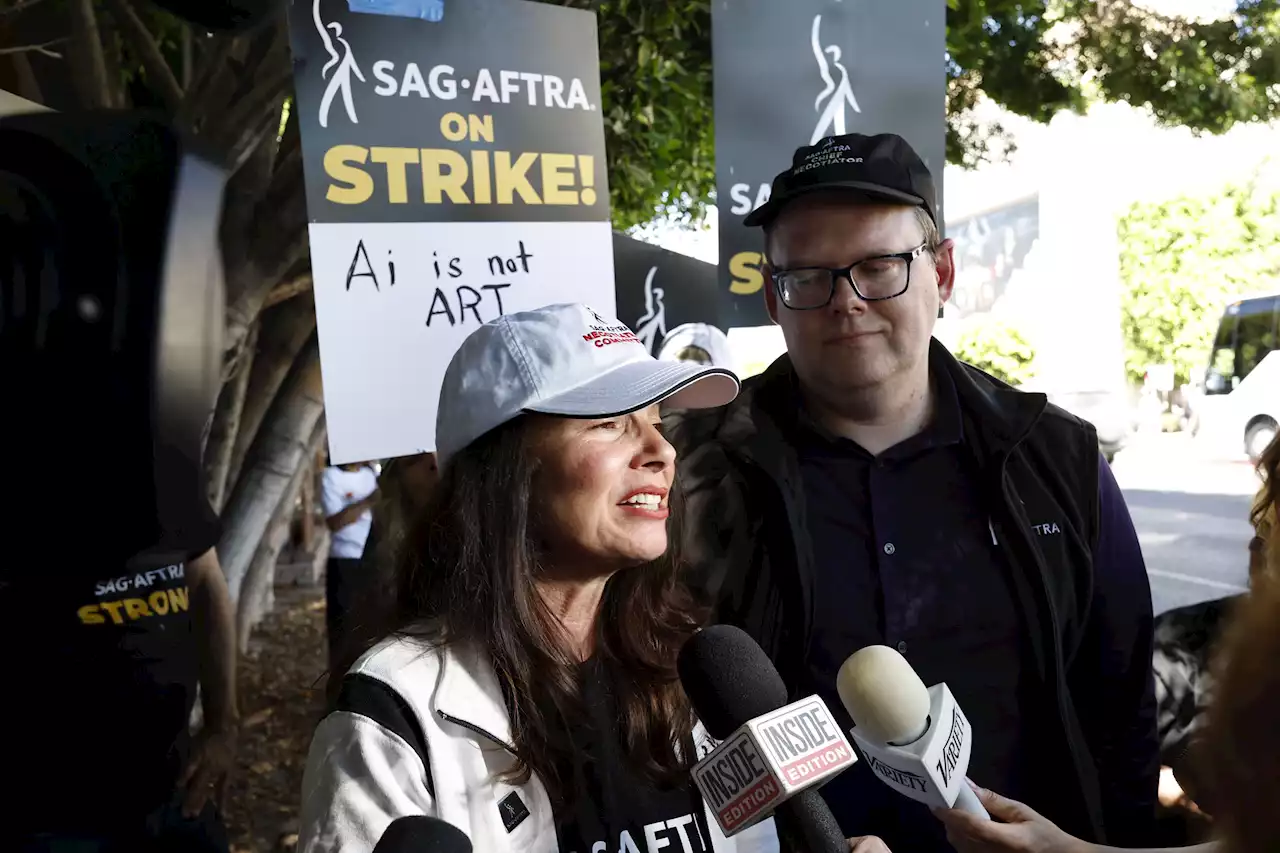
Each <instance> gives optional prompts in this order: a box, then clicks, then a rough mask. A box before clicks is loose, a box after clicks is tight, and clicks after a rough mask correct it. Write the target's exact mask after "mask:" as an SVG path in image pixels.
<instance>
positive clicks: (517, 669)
mask: <svg viewBox="0 0 1280 853" xmlns="http://www.w3.org/2000/svg"><path fill="white" fill-rule="evenodd" d="M530 423H531V421H530V420H529V418H528V417H522V418H518V419H516V420H515V421H512V422H510V423H508V424H506V425H504V426H502V427H499V428H498V429H496V430H494V431H492V432H491V433H489V434H487V435H485V436H483V437H482V438H480V439H478V440H477V441H475V442H473V443H472V444H471V445H470V446H469V447H467V448H466V449H464V450H462V451H460V452H459V453H457V454H456V455H455V456H454V457H453V458H452V459H451V460H449V462H448V465H447V466H446V469H445V471H444V473H443V476H442V479H441V480H440V482H439V484H438V485H437V487H436V489H435V491H434V492H433V494H432V496H431V500H430V501H429V503H428V506H427V508H426V510H425V511H424V512H423V513H422V515H421V516H420V517H419V518H418V519H417V520H416V522H415V523H414V524H413V525H412V526H411V527H410V529H409V531H408V535H407V537H406V540H405V547H404V550H403V552H402V554H401V557H400V560H399V562H398V565H397V569H396V577H395V606H394V614H393V616H392V628H391V630H390V631H389V632H388V633H391V634H398V635H401V636H409V637H413V638H417V639H420V640H425V641H427V642H430V643H433V644H448V643H464V642H465V643H469V644H474V645H476V646H478V647H480V648H482V649H484V650H485V651H486V652H487V653H488V655H489V656H490V657H491V659H492V661H493V666H494V669H495V671H496V672H497V675H498V680H499V682H500V683H501V685H502V688H503V691H504V694H505V697H506V702H507V708H508V712H509V714H510V718H511V730H512V736H513V740H514V743H513V746H514V747H515V754H516V758H517V766H516V768H515V770H514V771H513V772H512V773H511V774H508V776H509V778H508V781H512V782H516V783H520V782H524V781H526V780H527V779H528V778H529V776H530V774H531V773H536V774H537V775H538V778H539V779H540V780H541V781H542V782H543V784H544V785H545V786H546V788H547V791H548V793H549V794H550V795H551V797H552V802H553V803H556V804H557V807H565V806H567V804H568V803H570V802H571V801H572V800H573V798H574V797H575V795H577V794H579V793H581V792H578V791H575V790H574V784H573V781H572V780H573V772H572V761H573V758H574V756H573V755H572V752H571V749H570V747H569V746H568V743H567V741H566V739H565V735H564V730H565V726H566V722H567V721H569V720H572V719H574V718H575V717H577V716H578V715H579V714H581V712H582V708H581V701H580V699H579V696H580V689H581V685H580V684H579V683H578V682H579V676H578V673H579V669H580V667H579V662H578V661H576V660H574V659H573V658H572V656H571V655H569V654H568V653H567V652H566V651H564V650H563V648H562V644H561V643H560V642H559V641H558V640H557V637H558V631H559V629H558V626H557V624H556V621H555V618H554V616H553V615H552V614H551V612H550V611H549V609H548V608H547V606H546V604H545V603H544V601H543V599H542V597H541V595H540V594H539V593H538V590H537V589H536V586H535V580H536V578H537V576H538V574H539V567H540V563H541V560H542V555H541V553H540V549H539V544H538V543H539V535H538V530H537V516H536V513H535V512H534V510H533V507H534V506H535V504H534V503H533V499H534V489H533V485H534V476H535V473H536V471H537V468H538V460H537V458H536V456H535V454H534V453H532V451H531V449H530V441H529V435H530V429H529V425H530ZM670 506H671V515H670V519H669V521H668V551H667V553H666V554H665V555H664V556H663V557H662V558H660V559H658V560H656V561H654V562H652V563H648V564H646V565H643V566H638V567H635V568H631V569H624V570H622V571H620V572H618V573H617V574H615V575H614V576H613V577H612V578H610V580H609V582H608V584H607V585H606V586H605V591H604V596H603V600H602V602H601V612H600V616H599V620H598V626H597V629H596V630H597V633H596V637H595V656H596V658H597V660H598V662H599V663H601V664H602V665H603V666H604V667H605V669H606V671H607V672H609V673H610V676H611V677H610V687H611V689H612V692H613V694H614V696H615V697H616V699H617V706H618V711H619V722H620V728H621V734H622V745H623V747H624V749H625V752H626V755H627V757H628V760H629V761H630V763H631V764H632V766H633V767H634V768H635V769H636V770H638V771H640V772H641V773H642V774H644V775H645V776H647V777H648V778H650V779H652V780H653V781H655V782H658V783H660V784H663V783H674V782H676V781H678V780H680V779H681V778H682V775H683V774H684V773H685V772H687V768H688V766H689V764H691V763H692V760H693V758H694V756H691V755H690V754H689V751H688V750H686V749H684V748H683V744H685V743H686V742H687V740H688V737H689V734H690V732H691V728H692V722H693V715H692V712H691V710H690V707H689V703H688V700H687V699H686V698H685V696H684V691H683V690H682V689H681V687H680V681H679V678H678V676H677V674H676V667H675V661H676V655H677V653H678V652H679V649H680V646H681V644H682V643H683V642H684V641H685V639H687V638H688V637H689V636H690V635H691V634H692V633H693V632H694V630H695V629H696V628H697V627H698V626H699V625H700V624H701V621H702V619H703V618H704V616H705V615H706V613H705V609H704V608H703V607H702V606H701V605H700V604H698V603H697V602H695V600H694V598H693V597H692V596H691V594H690V593H689V591H688V589H687V588H686V586H685V584H684V583H683V582H682V581H681V578H680V571H681V560H680V557H679V548H680V529H679V522H680V517H681V509H682V506H681V501H680V498H679V490H678V489H676V488H673V489H672V492H671V497H670Z"/></svg>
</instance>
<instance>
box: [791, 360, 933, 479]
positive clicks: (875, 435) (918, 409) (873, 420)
mask: <svg viewBox="0 0 1280 853" xmlns="http://www.w3.org/2000/svg"><path fill="white" fill-rule="evenodd" d="M915 373H916V374H917V375H911V376H905V377H903V376H899V377H894V378H892V379H890V380H889V381H887V382H884V383H882V384H880V385H877V386H873V387H869V388H864V389H858V390H856V391H841V392H840V393H839V394H838V395H834V394H831V395H828V394H823V393H821V392H819V391H816V390H815V389H812V388H808V387H806V386H805V385H804V384H803V383H801V386H800V387H801V393H802V394H803V395H804V403H805V406H806V407H807V408H808V411H809V415H810V416H811V417H812V418H813V419H814V420H815V421H817V423H818V424H819V425H821V426H822V427H823V428H824V429H826V430H827V431H828V432H831V433H832V434H834V435H838V436H840V437H841V438H847V439H849V440H850V441H852V442H854V443H855V444H857V445H858V446H859V447H861V448H862V449H863V450H865V451H867V452H868V453H870V454H871V455H872V456H879V455H880V454H881V453H883V452H884V451H886V450H888V449H889V448H890V447H893V446H894V445H896V444H900V443H901V442H903V441H906V440H907V439H908V438H911V437H912V436H914V435H918V434H919V433H921V432H923V431H924V428H925V427H927V426H928V425H929V421H930V419H931V418H932V417H933V398H934V392H933V387H932V385H931V384H930V382H929V365H928V363H927V362H925V363H923V364H921V365H920V367H919V369H918V370H917V371H915Z"/></svg>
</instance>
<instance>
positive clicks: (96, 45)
mask: <svg viewBox="0 0 1280 853" xmlns="http://www.w3.org/2000/svg"><path fill="white" fill-rule="evenodd" d="M67 6H68V12H69V14H70V16H71V50H70V54H71V55H70V60H69V61H70V63H71V78H72V85H74V86H75V89H76V95H78V96H79V98H80V102H81V105H82V106H84V107H87V108H89V109H109V108H110V107H111V106H112V104H111V82H110V81H109V80H108V79H107V64H106V60H105V58H104V57H103V55H102V36H101V35H100V34H99V32H98V18H97V16H96V15H95V14H94V11H93V0H70V2H68V3H67Z"/></svg>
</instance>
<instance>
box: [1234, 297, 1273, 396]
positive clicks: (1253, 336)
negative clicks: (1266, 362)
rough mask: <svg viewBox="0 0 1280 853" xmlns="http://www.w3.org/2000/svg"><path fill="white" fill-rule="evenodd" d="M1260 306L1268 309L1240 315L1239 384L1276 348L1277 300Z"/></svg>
mask: <svg viewBox="0 0 1280 853" xmlns="http://www.w3.org/2000/svg"><path fill="white" fill-rule="evenodd" d="M1260 307H1263V308H1265V309H1266V310H1263V311H1258V312H1255V313H1250V314H1243V313H1242V314H1241V316H1240V324H1239V326H1238V327H1237V330H1236V371H1235V379H1236V384H1237V385H1238V384H1239V383H1241V382H1243V381H1244V378H1245V377H1246V376H1248V375H1249V374H1250V373H1252V372H1253V369H1254V368H1255V367H1257V366H1258V362H1260V361H1262V360H1263V359H1264V358H1266V357H1267V355H1268V354H1270V352H1271V351H1272V350H1273V349H1275V348H1276V336H1275V302H1274V301H1271V302H1269V303H1263V304H1262V306H1260Z"/></svg>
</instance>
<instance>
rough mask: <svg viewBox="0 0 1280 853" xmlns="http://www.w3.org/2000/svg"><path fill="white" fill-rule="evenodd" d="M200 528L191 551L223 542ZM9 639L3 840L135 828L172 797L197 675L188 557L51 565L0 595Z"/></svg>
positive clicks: (1, 712)
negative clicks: (93, 566) (90, 566)
mask: <svg viewBox="0 0 1280 853" xmlns="http://www.w3.org/2000/svg"><path fill="white" fill-rule="evenodd" d="M202 526H203V527H204V529H202V530H199V531H195V532H194V534H193V535H192V536H191V538H190V539H189V540H188V541H190V542H192V543H202V544H200V545H198V546H197V547H195V548H193V549H192V550H191V552H190V556H191V557H195V556H198V555H200V554H203V553H204V552H205V551H207V550H208V549H209V548H211V547H213V546H214V545H215V544H216V543H217V540H218V534H219V529H218V525H217V522H216V520H215V519H214V518H213V517H212V516H210V517H209V518H208V519H206V520H205V522H204V523H203V525H202ZM204 543H207V544H204ZM0 647H3V648H4V649H5V650H6V657H7V661H8V663H7V665H6V670H7V671H6V673H5V683H6V690H5V696H4V701H3V702H0V731H3V732H4V733H5V736H4V738H5V745H4V747H3V748H2V749H0V755H2V756H3V758H2V759H0V767H3V769H4V771H5V772H4V774H3V778H4V780H5V783H6V785H5V789H6V790H5V794H4V797H3V798H0V836H3V835H4V834H5V833H6V832H14V833H17V834H21V833H23V832H34V831H62V832H66V831H80V830H83V831H86V832H95V833H103V834H109V833H112V832H114V831H117V830H135V831H136V830H137V828H138V826H139V822H140V821H142V820H143V819H145V817H146V815H148V814H149V813H150V812H152V811H153V810H155V809H157V808H159V807H161V806H163V805H165V804H166V803H167V802H169V800H170V799H171V797H172V796H173V791H174V788H175V786H176V784H177V780H178V777H179V774H180V773H181V771H182V767H183V762H184V761H185V759H186V757H187V756H186V752H187V746H188V743H187V740H188V738H187V726H188V721H189V719H190V716H191V711H192V708H193V705H194V702H195V693H196V682H197V679H198V672H197V669H198V667H197V645H196V642H195V637H194V635H193V631H192V618H191V600H190V595H189V592H188V588H187V580H186V565H185V563H177V564H168V565H166V564H165V561H151V562H147V561H142V562H141V563H140V565H138V566H137V567H133V568H130V569H127V570H126V569H124V568H122V567H118V566H116V567H102V568H100V569H97V570H92V571H90V570H87V569H85V567H77V568H76V569H75V570H74V571H65V572H62V573H60V572H59V568H58V566H57V563H56V561H51V562H50V563H49V565H48V567H47V571H46V572H44V573H43V574H38V575H37V574H32V575H28V576H24V577H23V578H22V579H21V580H17V581H14V582H12V583H11V584H10V585H8V586H5V587H4V588H3V589H2V590H0Z"/></svg>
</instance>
